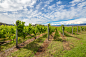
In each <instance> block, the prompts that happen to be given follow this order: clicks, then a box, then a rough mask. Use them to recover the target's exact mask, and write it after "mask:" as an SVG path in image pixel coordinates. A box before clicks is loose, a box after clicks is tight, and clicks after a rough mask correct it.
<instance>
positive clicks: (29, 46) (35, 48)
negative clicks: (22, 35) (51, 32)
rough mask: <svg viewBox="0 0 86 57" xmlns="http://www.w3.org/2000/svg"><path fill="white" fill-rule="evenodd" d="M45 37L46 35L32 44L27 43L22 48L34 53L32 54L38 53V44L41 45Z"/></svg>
mask: <svg viewBox="0 0 86 57" xmlns="http://www.w3.org/2000/svg"><path fill="white" fill-rule="evenodd" d="M45 37H47V34H45V35H43V36H42V37H40V38H38V39H36V40H34V41H33V42H31V43H29V44H27V45H26V47H24V48H25V49H28V50H32V51H33V52H34V54H35V53H36V52H37V51H38V49H39V48H40V45H39V43H43V42H44V40H45V39H43V38H45Z"/></svg>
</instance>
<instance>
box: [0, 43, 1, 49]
mask: <svg viewBox="0 0 86 57" xmlns="http://www.w3.org/2000/svg"><path fill="white" fill-rule="evenodd" d="M0 51H1V43H0Z"/></svg>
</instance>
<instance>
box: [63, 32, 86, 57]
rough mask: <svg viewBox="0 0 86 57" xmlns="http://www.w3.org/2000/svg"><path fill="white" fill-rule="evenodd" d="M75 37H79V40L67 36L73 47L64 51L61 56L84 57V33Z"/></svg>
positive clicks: (85, 51)
mask: <svg viewBox="0 0 86 57" xmlns="http://www.w3.org/2000/svg"><path fill="white" fill-rule="evenodd" d="M76 37H78V38H81V40H76V39H74V38H68V41H69V42H71V43H73V45H74V48H73V49H71V50H69V51H68V52H66V53H64V56H63V57H86V35H85V34H81V35H76Z"/></svg>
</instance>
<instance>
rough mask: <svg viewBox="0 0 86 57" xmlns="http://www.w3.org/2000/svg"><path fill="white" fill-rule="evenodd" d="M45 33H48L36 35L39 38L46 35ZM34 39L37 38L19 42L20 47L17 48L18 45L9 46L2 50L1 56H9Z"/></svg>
mask: <svg viewBox="0 0 86 57" xmlns="http://www.w3.org/2000/svg"><path fill="white" fill-rule="evenodd" d="M45 34H46V33H43V34H40V35H38V36H36V39H37V38H39V37H41V36H43V35H45ZM34 40H35V38H31V39H29V40H26V41H25V42H24V43H20V44H18V46H19V48H16V46H14V47H12V48H9V49H7V50H5V51H3V52H0V57H7V56H8V55H11V53H12V52H15V51H17V50H18V49H20V48H22V47H24V46H26V45H27V44H29V43H30V42H32V41H34Z"/></svg>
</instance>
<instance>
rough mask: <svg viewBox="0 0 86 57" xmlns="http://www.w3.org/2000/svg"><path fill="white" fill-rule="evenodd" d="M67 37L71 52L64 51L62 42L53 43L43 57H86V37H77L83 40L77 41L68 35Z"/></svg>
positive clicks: (83, 35)
mask: <svg viewBox="0 0 86 57" xmlns="http://www.w3.org/2000/svg"><path fill="white" fill-rule="evenodd" d="M65 35H66V36H67V37H66V38H67V40H66V41H68V42H69V47H70V48H71V50H64V49H63V42H61V41H52V43H51V44H50V45H49V46H48V48H47V51H46V53H45V54H43V56H42V57H86V55H85V54H86V35H85V34H82V35H77V36H78V37H79V36H81V38H82V39H81V40H77V39H76V38H74V37H72V36H70V35H69V34H67V33H65Z"/></svg>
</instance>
